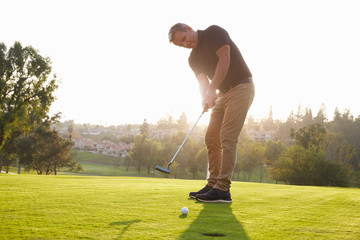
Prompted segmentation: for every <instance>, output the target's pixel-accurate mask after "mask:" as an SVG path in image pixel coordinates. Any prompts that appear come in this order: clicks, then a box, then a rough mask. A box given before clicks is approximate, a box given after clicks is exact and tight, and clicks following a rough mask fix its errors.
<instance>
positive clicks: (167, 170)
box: [155, 106, 208, 174]
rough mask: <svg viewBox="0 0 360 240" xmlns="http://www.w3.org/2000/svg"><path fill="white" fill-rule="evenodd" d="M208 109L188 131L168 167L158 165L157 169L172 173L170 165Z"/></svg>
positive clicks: (205, 109) (206, 107) (206, 109)
mask: <svg viewBox="0 0 360 240" xmlns="http://www.w3.org/2000/svg"><path fill="white" fill-rule="evenodd" d="M207 111H208V106H205V107H204V110H203V111H202V113H201V115H200V117H199V118H198V120H197V121H196V122H195V124H194V126H193V127H192V128H191V130H190V132H189V133H188V135H187V136H186V137H185V139H184V141H183V142H182V144H181V146H180V147H179V149H178V150H177V152H176V153H175V155H174V157H173V158H172V159H171V161H170V162H169V164H168V166H167V168H164V167H161V166H159V165H157V166H156V168H155V170H157V171H160V172H162V173H167V174H170V173H171V171H170V165H171V164H172V163H173V161H174V159H175V157H176V155H177V154H178V153H179V151H180V149H181V148H182V146H183V145H184V143H185V142H186V140H187V139H188V137H189V136H190V134H191V132H192V131H193V130H194V128H195V126H196V124H197V123H198V122H199V120H200V118H201V117H202V115H203V114H204V113H205V112H207Z"/></svg>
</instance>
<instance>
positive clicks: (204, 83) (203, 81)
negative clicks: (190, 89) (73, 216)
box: [196, 73, 210, 108]
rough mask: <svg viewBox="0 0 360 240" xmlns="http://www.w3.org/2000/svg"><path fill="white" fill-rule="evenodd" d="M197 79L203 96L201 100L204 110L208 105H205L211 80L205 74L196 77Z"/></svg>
mask: <svg viewBox="0 0 360 240" xmlns="http://www.w3.org/2000/svg"><path fill="white" fill-rule="evenodd" d="M196 78H197V80H198V83H199V89H200V94H201V99H202V106H203V108H204V107H205V105H206V103H205V98H206V93H207V90H208V88H209V84H210V83H209V79H208V77H207V76H206V75H205V74H204V73H200V74H199V75H198V76H196Z"/></svg>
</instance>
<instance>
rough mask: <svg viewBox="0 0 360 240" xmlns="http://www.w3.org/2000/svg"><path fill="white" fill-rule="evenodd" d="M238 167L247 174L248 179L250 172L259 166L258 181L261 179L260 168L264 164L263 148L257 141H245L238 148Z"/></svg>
mask: <svg viewBox="0 0 360 240" xmlns="http://www.w3.org/2000/svg"><path fill="white" fill-rule="evenodd" d="M238 156H239V159H240V160H239V161H238V164H239V166H240V169H241V170H242V171H244V172H246V173H247V174H248V181H250V178H251V174H252V172H253V171H254V170H255V169H256V168H257V167H259V169H260V181H262V168H263V165H264V158H265V148H264V146H262V145H261V143H259V142H253V141H246V142H245V143H243V144H242V145H240V146H239V148H238Z"/></svg>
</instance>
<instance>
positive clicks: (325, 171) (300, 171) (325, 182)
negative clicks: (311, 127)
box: [270, 145, 349, 187]
mask: <svg viewBox="0 0 360 240" xmlns="http://www.w3.org/2000/svg"><path fill="white" fill-rule="evenodd" d="M270 175H271V178H272V179H274V180H276V181H282V182H285V183H288V184H295V185H316V186H342V187H344V186H347V185H348V183H349V179H348V176H347V174H346V173H345V171H344V169H343V167H342V165H341V164H339V163H336V162H330V161H326V154H325V152H324V151H317V150H316V149H314V148H308V149H305V148H304V147H303V146H300V145H293V146H291V147H289V148H288V149H287V150H285V151H284V153H283V154H282V155H281V157H280V159H279V160H278V161H276V162H275V163H274V164H273V166H272V167H271V171H270Z"/></svg>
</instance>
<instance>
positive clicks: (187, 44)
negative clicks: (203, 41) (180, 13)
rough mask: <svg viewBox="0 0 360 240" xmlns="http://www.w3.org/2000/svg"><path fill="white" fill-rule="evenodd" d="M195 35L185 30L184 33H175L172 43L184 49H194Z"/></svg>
mask: <svg viewBox="0 0 360 240" xmlns="http://www.w3.org/2000/svg"><path fill="white" fill-rule="evenodd" d="M195 35H196V33H195V32H194V31H192V30H189V29H187V30H186V31H176V32H175V33H174V36H173V41H172V42H173V43H174V44H175V45H176V46H179V47H184V48H195V47H196V44H197V39H196V36H195Z"/></svg>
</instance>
